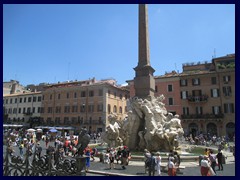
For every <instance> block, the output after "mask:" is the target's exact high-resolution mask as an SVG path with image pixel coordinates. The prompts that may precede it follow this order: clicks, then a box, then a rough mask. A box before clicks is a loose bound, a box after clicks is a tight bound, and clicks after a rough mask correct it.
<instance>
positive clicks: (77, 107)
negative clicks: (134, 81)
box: [41, 79, 129, 133]
mask: <svg viewBox="0 0 240 180" xmlns="http://www.w3.org/2000/svg"><path fill="white" fill-rule="evenodd" d="M128 97H129V92H128V90H126V89H124V88H122V87H119V86H117V85H116V82H115V81H114V80H105V81H104V80H103V81H96V80H95V79H91V80H86V81H75V82H66V83H58V84H52V85H48V86H46V87H45V90H44V91H43V101H42V113H41V118H42V119H43V121H44V122H45V124H46V125H49V126H72V127H75V128H76V129H79V128H81V127H85V128H87V129H88V131H89V132H90V133H91V132H102V131H105V127H106V126H107V125H108V124H109V122H108V116H109V114H110V113H115V114H116V115H117V117H118V119H119V120H122V119H124V118H125V116H126V113H127V111H126V110H127V108H126V104H127V99H128Z"/></svg>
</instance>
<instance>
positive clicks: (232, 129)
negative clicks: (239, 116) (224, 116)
mask: <svg viewBox="0 0 240 180" xmlns="http://www.w3.org/2000/svg"><path fill="white" fill-rule="evenodd" d="M234 134H235V124H234V123H232V122H230V123H227V125H226V135H227V136H228V137H229V139H230V141H232V140H233V136H234Z"/></svg>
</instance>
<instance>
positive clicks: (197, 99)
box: [187, 95, 208, 103]
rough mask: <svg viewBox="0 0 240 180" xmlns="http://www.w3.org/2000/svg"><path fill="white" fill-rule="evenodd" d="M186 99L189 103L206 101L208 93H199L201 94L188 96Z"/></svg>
mask: <svg viewBox="0 0 240 180" xmlns="http://www.w3.org/2000/svg"><path fill="white" fill-rule="evenodd" d="M187 99H188V101H189V102H191V103H198V102H207V100H208V95H201V96H191V95H190V96H188V97H187Z"/></svg>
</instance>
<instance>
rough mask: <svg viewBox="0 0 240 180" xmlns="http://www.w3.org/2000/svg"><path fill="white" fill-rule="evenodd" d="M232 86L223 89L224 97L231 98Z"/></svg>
mask: <svg viewBox="0 0 240 180" xmlns="http://www.w3.org/2000/svg"><path fill="white" fill-rule="evenodd" d="M231 92H232V91H231V86H225V87H223V94H224V96H231Z"/></svg>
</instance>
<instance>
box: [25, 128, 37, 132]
mask: <svg viewBox="0 0 240 180" xmlns="http://www.w3.org/2000/svg"><path fill="white" fill-rule="evenodd" d="M35 131H36V130H35V129H31V128H30V129H28V130H27V132H35Z"/></svg>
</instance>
